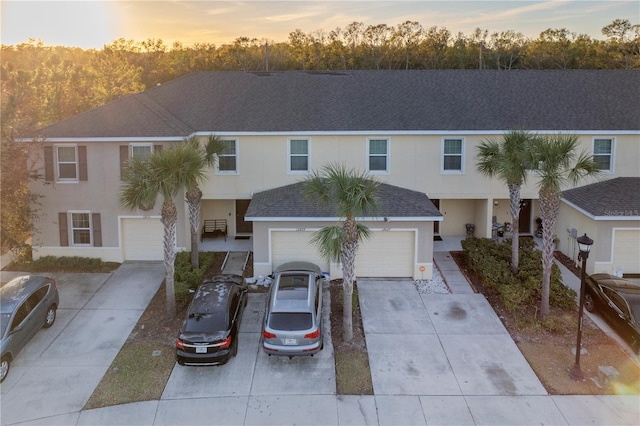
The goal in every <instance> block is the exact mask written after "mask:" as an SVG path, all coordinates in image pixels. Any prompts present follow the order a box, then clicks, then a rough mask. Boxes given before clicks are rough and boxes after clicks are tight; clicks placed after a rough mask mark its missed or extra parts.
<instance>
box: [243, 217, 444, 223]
mask: <svg viewBox="0 0 640 426" xmlns="http://www.w3.org/2000/svg"><path fill="white" fill-rule="evenodd" d="M386 219H387V220H386V221H385V218H382V217H358V218H356V221H358V222H442V221H443V219H444V218H443V217H442V216H416V217H409V216H407V217H387V218H386ZM245 220H246V221H252V222H342V221H344V218H343V217H288V216H287V217H285V216H283V217H249V216H247V217H245Z"/></svg>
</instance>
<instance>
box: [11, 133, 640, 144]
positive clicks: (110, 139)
mask: <svg viewBox="0 0 640 426" xmlns="http://www.w3.org/2000/svg"><path fill="white" fill-rule="evenodd" d="M509 132H510V130H446V131H444V130H385V131H363V130H348V131H337V130H336V131H296V132H285V131H278V132H246V131H227V132H212V131H197V132H194V133H191V134H189V135H180V136H158V137H128V136H123V137H77V138H76V137H70V138H37V137H36V138H19V139H16V142H27V143H28V142H34V141H35V142H37V141H46V142H52V143H65V142H66V143H73V142H76V143H77V142H82V143H91V142H132V141H140V142H147V141H151V142H183V141H184V140H185V139H188V138H189V137H191V136H210V135H217V136H223V137H226V136H264V135H269V136H317V135H320V136H322V135H327V136H336V135H345V136H352V135H353V136H371V135H373V136H378V135H380V136H391V135H409V136H415V135H440V136H442V135H452V136H465V135H466V136H471V135H505V134H507V133H509ZM531 132H532V133H536V134H539V135H545V134H550V135H554V134H558V133H571V134H575V135H602V136H606V135H611V134H612V133H613V134H616V135H640V130H614V131H611V130H531Z"/></svg>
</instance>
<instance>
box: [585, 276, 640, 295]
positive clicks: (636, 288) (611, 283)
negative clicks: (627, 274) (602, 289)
mask: <svg viewBox="0 0 640 426" xmlns="http://www.w3.org/2000/svg"><path fill="white" fill-rule="evenodd" d="M590 278H591V279H592V280H593V281H595V282H597V283H598V284H600V285H605V286H607V287H611V288H613V289H615V290H618V291H620V292H623V293H640V284H638V283H635V282H633V281H629V280H625V279H624V278H620V277H617V276H615V275H611V274H604V273H602V274H593V275H591V276H590Z"/></svg>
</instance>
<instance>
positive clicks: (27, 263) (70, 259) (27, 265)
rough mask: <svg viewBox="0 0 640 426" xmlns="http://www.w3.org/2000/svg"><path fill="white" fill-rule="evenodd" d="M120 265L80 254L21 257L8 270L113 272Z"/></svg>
mask: <svg viewBox="0 0 640 426" xmlns="http://www.w3.org/2000/svg"><path fill="white" fill-rule="evenodd" d="M119 266H120V264H119V263H117V262H103V261H102V259H95V258H92V257H79V256H61V257H58V256H43V257H41V258H39V259H37V260H27V259H25V258H20V259H17V260H16V261H14V262H13V263H12V264H11V265H10V266H9V267H8V268H7V270H10V271H24V272H93V273H97V272H112V271H115V270H116V269H118V267H119Z"/></svg>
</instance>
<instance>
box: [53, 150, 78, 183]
mask: <svg viewBox="0 0 640 426" xmlns="http://www.w3.org/2000/svg"><path fill="white" fill-rule="evenodd" d="M56 156H57V159H58V180H70V181H77V180H78V160H77V151H76V146H75V145H57V146H56Z"/></svg>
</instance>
